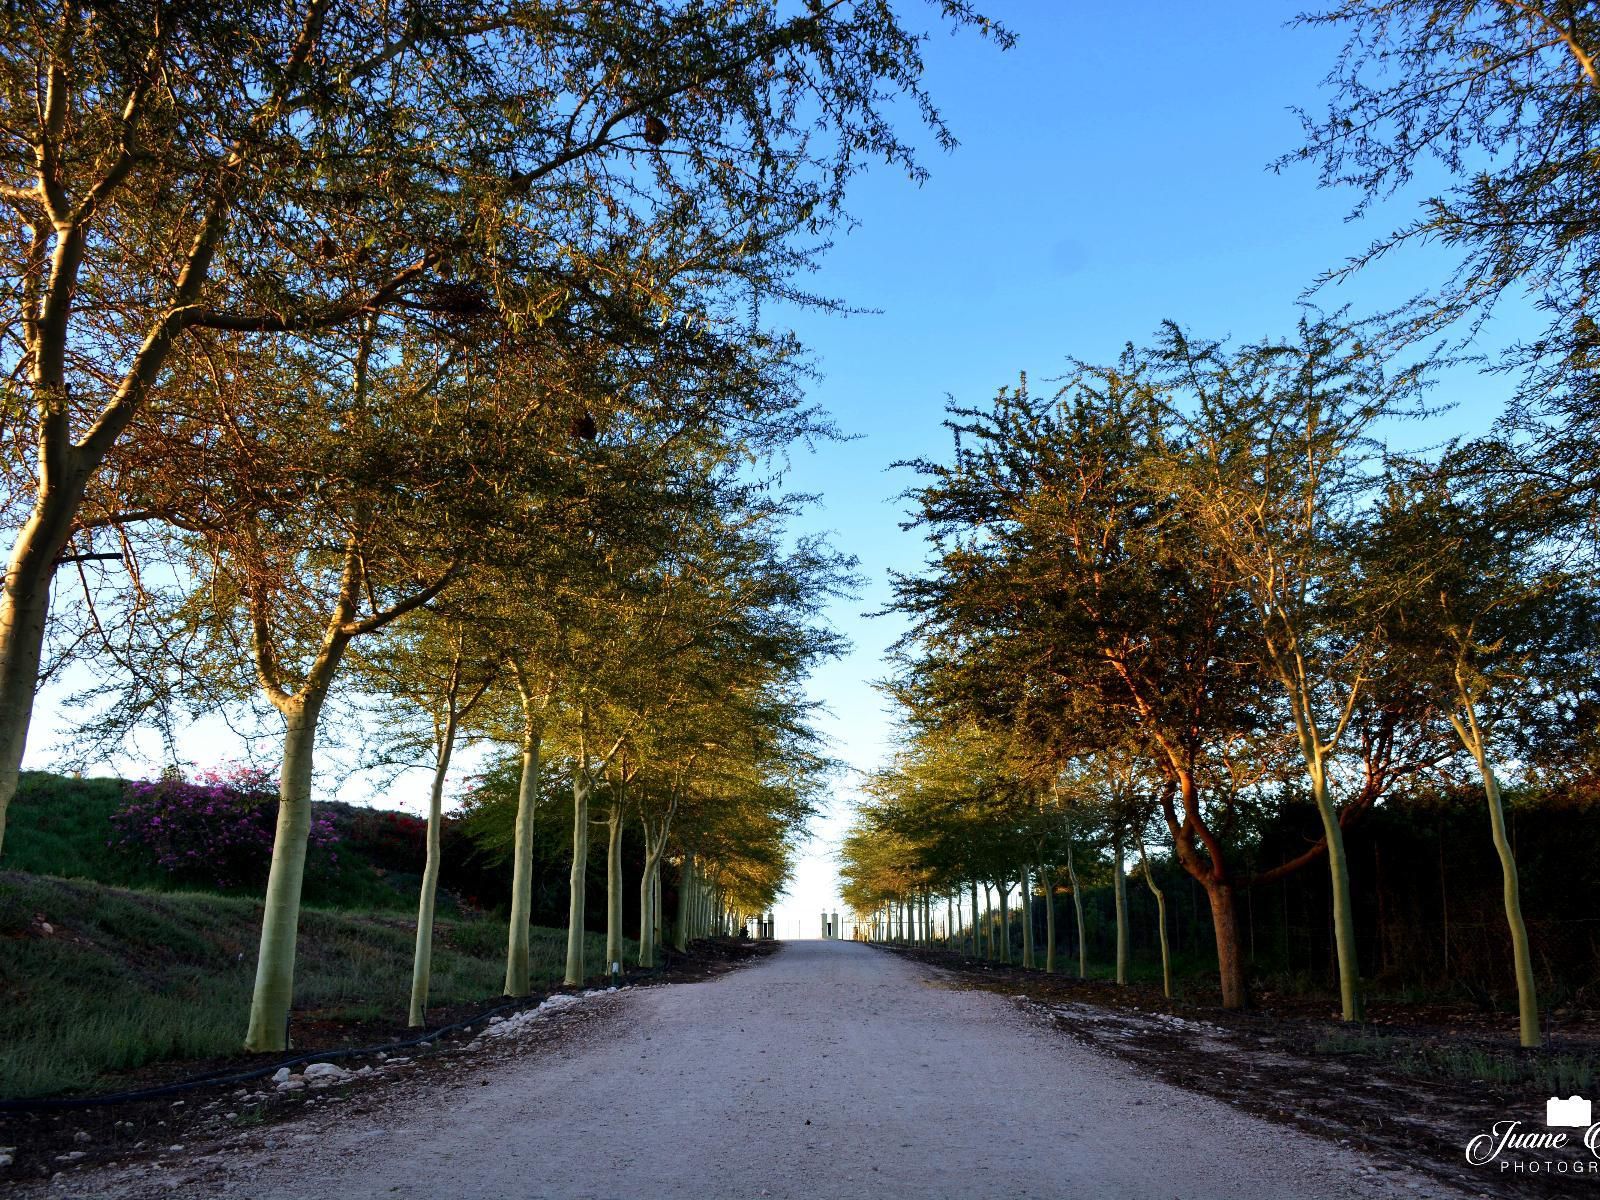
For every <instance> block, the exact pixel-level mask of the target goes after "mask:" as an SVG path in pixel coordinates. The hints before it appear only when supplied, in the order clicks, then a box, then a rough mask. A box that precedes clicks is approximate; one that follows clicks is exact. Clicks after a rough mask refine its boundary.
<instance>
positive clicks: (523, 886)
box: [505, 660, 547, 996]
mask: <svg viewBox="0 0 1600 1200" xmlns="http://www.w3.org/2000/svg"><path fill="white" fill-rule="evenodd" d="M512 671H513V673H514V675H515V676H516V680H517V690H518V692H519V693H520V695H521V699H522V773H521V776H520V777H519V779H518V781H517V823H516V831H515V833H514V834H513V835H512V841H511V918H510V921H509V922H508V924H507V928H506V986H505V994H506V995H508V996H526V995H527V994H528V990H529V986H530V985H529V979H528V929H529V926H530V925H531V924H532V921H533V819H534V815H535V813H536V811H537V808H538V804H539V751H540V748H541V746H542V744H543V742H544V708H545V704H546V702H547V701H546V700H545V699H544V698H542V697H540V696H538V695H536V694H535V693H534V691H533V688H532V685H531V681H530V680H529V678H528V677H527V675H526V673H525V672H524V671H523V669H522V667H521V665H520V664H519V663H517V662H516V661H515V660H513V662H512Z"/></svg>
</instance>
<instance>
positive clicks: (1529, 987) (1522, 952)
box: [1469, 743, 1539, 1046]
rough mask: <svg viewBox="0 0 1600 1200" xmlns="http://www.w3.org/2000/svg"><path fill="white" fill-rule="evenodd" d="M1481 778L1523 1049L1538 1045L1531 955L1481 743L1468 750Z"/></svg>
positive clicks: (1495, 784)
mask: <svg viewBox="0 0 1600 1200" xmlns="http://www.w3.org/2000/svg"><path fill="white" fill-rule="evenodd" d="M1469 749H1471V750H1472V752H1473V757H1474V758H1475V759H1476V760H1477V763H1478V773H1479V774H1480V775H1481V776H1482V777H1483V792H1484V796H1485V798H1486V799H1487V800H1488V802H1489V832H1490V835H1491V836H1492V837H1493V838H1494V849H1495V853H1496V854H1498V855H1499V856H1500V880H1501V888H1502V892H1503V894H1504V899H1505V906H1506V925H1507V926H1508V927H1509V929H1510V931H1511V961H1512V966H1513V968H1514V969H1515V971H1516V976H1517V1025H1518V1031H1519V1033H1520V1036H1521V1041H1522V1044H1523V1045H1524V1046H1537V1045H1538V1044H1539V993H1538V989H1537V986H1536V985H1535V983H1534V980H1533V955H1532V953H1531V952H1530V950H1529V948H1528V926H1527V924H1526V923H1525V922H1524V921H1523V919H1522V894H1521V887H1520V886H1519V884H1518V882H1517V859H1516V855H1515V854H1514V853H1513V852H1512V849H1511V842H1510V839H1508V838H1507V837H1506V814H1505V806H1504V804H1502V803H1501V800H1500V783H1499V781H1498V780H1497V779H1496V778H1495V775H1494V768H1493V767H1491V766H1490V765H1489V760H1488V758H1487V756H1486V755H1485V754H1484V752H1483V748H1482V745H1481V743H1480V744H1479V745H1477V746H1474V747H1469Z"/></svg>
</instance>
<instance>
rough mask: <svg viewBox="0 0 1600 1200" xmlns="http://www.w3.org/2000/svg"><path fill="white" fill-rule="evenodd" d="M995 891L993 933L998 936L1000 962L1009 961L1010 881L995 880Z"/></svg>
mask: <svg viewBox="0 0 1600 1200" xmlns="http://www.w3.org/2000/svg"><path fill="white" fill-rule="evenodd" d="M994 890H995V915H996V916H997V917H998V918H999V920H998V923H997V924H996V926H995V932H996V933H998V934H999V936H1000V961H1001V962H1003V963H1010V961H1011V881H1010V880H1008V879H997V880H995V881H994Z"/></svg>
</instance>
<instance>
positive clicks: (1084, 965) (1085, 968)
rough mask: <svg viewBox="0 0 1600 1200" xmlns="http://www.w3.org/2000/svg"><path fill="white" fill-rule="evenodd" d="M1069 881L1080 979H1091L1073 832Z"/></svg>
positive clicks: (1069, 858) (1070, 833)
mask: <svg viewBox="0 0 1600 1200" xmlns="http://www.w3.org/2000/svg"><path fill="white" fill-rule="evenodd" d="M1067 881H1068V882H1069V883H1071V884H1072V911H1073V915H1074V916H1076V917H1077V918H1078V978H1079V979H1087V978H1089V943H1088V941H1087V940H1086V939H1085V937H1084V931H1083V890H1082V889H1081V888H1079V887H1078V872H1077V871H1076V870H1074V869H1073V866H1072V832H1071V830H1070V829H1069V830H1068V831H1067Z"/></svg>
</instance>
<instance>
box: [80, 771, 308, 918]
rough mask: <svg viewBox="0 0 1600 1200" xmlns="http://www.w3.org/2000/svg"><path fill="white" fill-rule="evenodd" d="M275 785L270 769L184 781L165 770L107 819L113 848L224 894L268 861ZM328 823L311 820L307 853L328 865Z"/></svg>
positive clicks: (252, 878) (254, 879) (132, 789)
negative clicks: (324, 858) (143, 857)
mask: <svg viewBox="0 0 1600 1200" xmlns="http://www.w3.org/2000/svg"><path fill="white" fill-rule="evenodd" d="M277 799H278V794H277V785H276V781H275V780H274V778H273V774H272V772H271V771H264V770H261V769H260V768H256V767H245V766H235V767H231V768H228V769H226V770H223V771H203V772H201V773H200V774H199V775H198V776H197V777H196V778H195V779H194V780H193V781H192V782H191V781H189V780H186V779H184V777H183V776H182V774H180V773H179V772H177V771H167V772H165V773H163V774H162V776H161V778H160V779H158V780H155V781H153V782H133V783H129V784H128V785H127V787H126V789H125V791H124V793H123V802H122V807H121V808H119V809H118V810H117V811H116V812H115V813H113V814H112V817H111V825H112V828H113V829H114V831H115V833H114V836H113V837H112V839H111V843H112V844H113V845H122V846H126V847H129V848H132V849H137V850H141V851H143V852H144V853H145V854H147V855H149V856H150V857H151V858H152V859H153V860H154V861H155V864H156V866H158V867H160V868H162V869H163V870H165V871H168V872H170V873H171V874H173V875H175V876H177V877H179V878H182V879H187V880H190V881H193V882H196V883H203V884H207V885H209V886H213V887H220V888H228V887H240V886H247V885H252V884H260V883H262V882H264V881H265V880H266V877H267V869H268V867H269V866H270V865H271V862H272V834H273V827H274V825H275V824H276V822H277V815H278V806H277ZM336 840H337V834H336V833H335V832H334V828H333V822H332V821H331V820H329V819H328V818H327V817H326V816H313V817H312V820H311V837H310V842H309V846H308V852H310V853H318V854H320V853H323V852H325V853H326V854H327V858H328V862H329V864H330V865H336V864H337V862H338V857H337V855H336V854H335V853H334V852H333V849H332V847H333V844H334V842H335V841H336Z"/></svg>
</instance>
